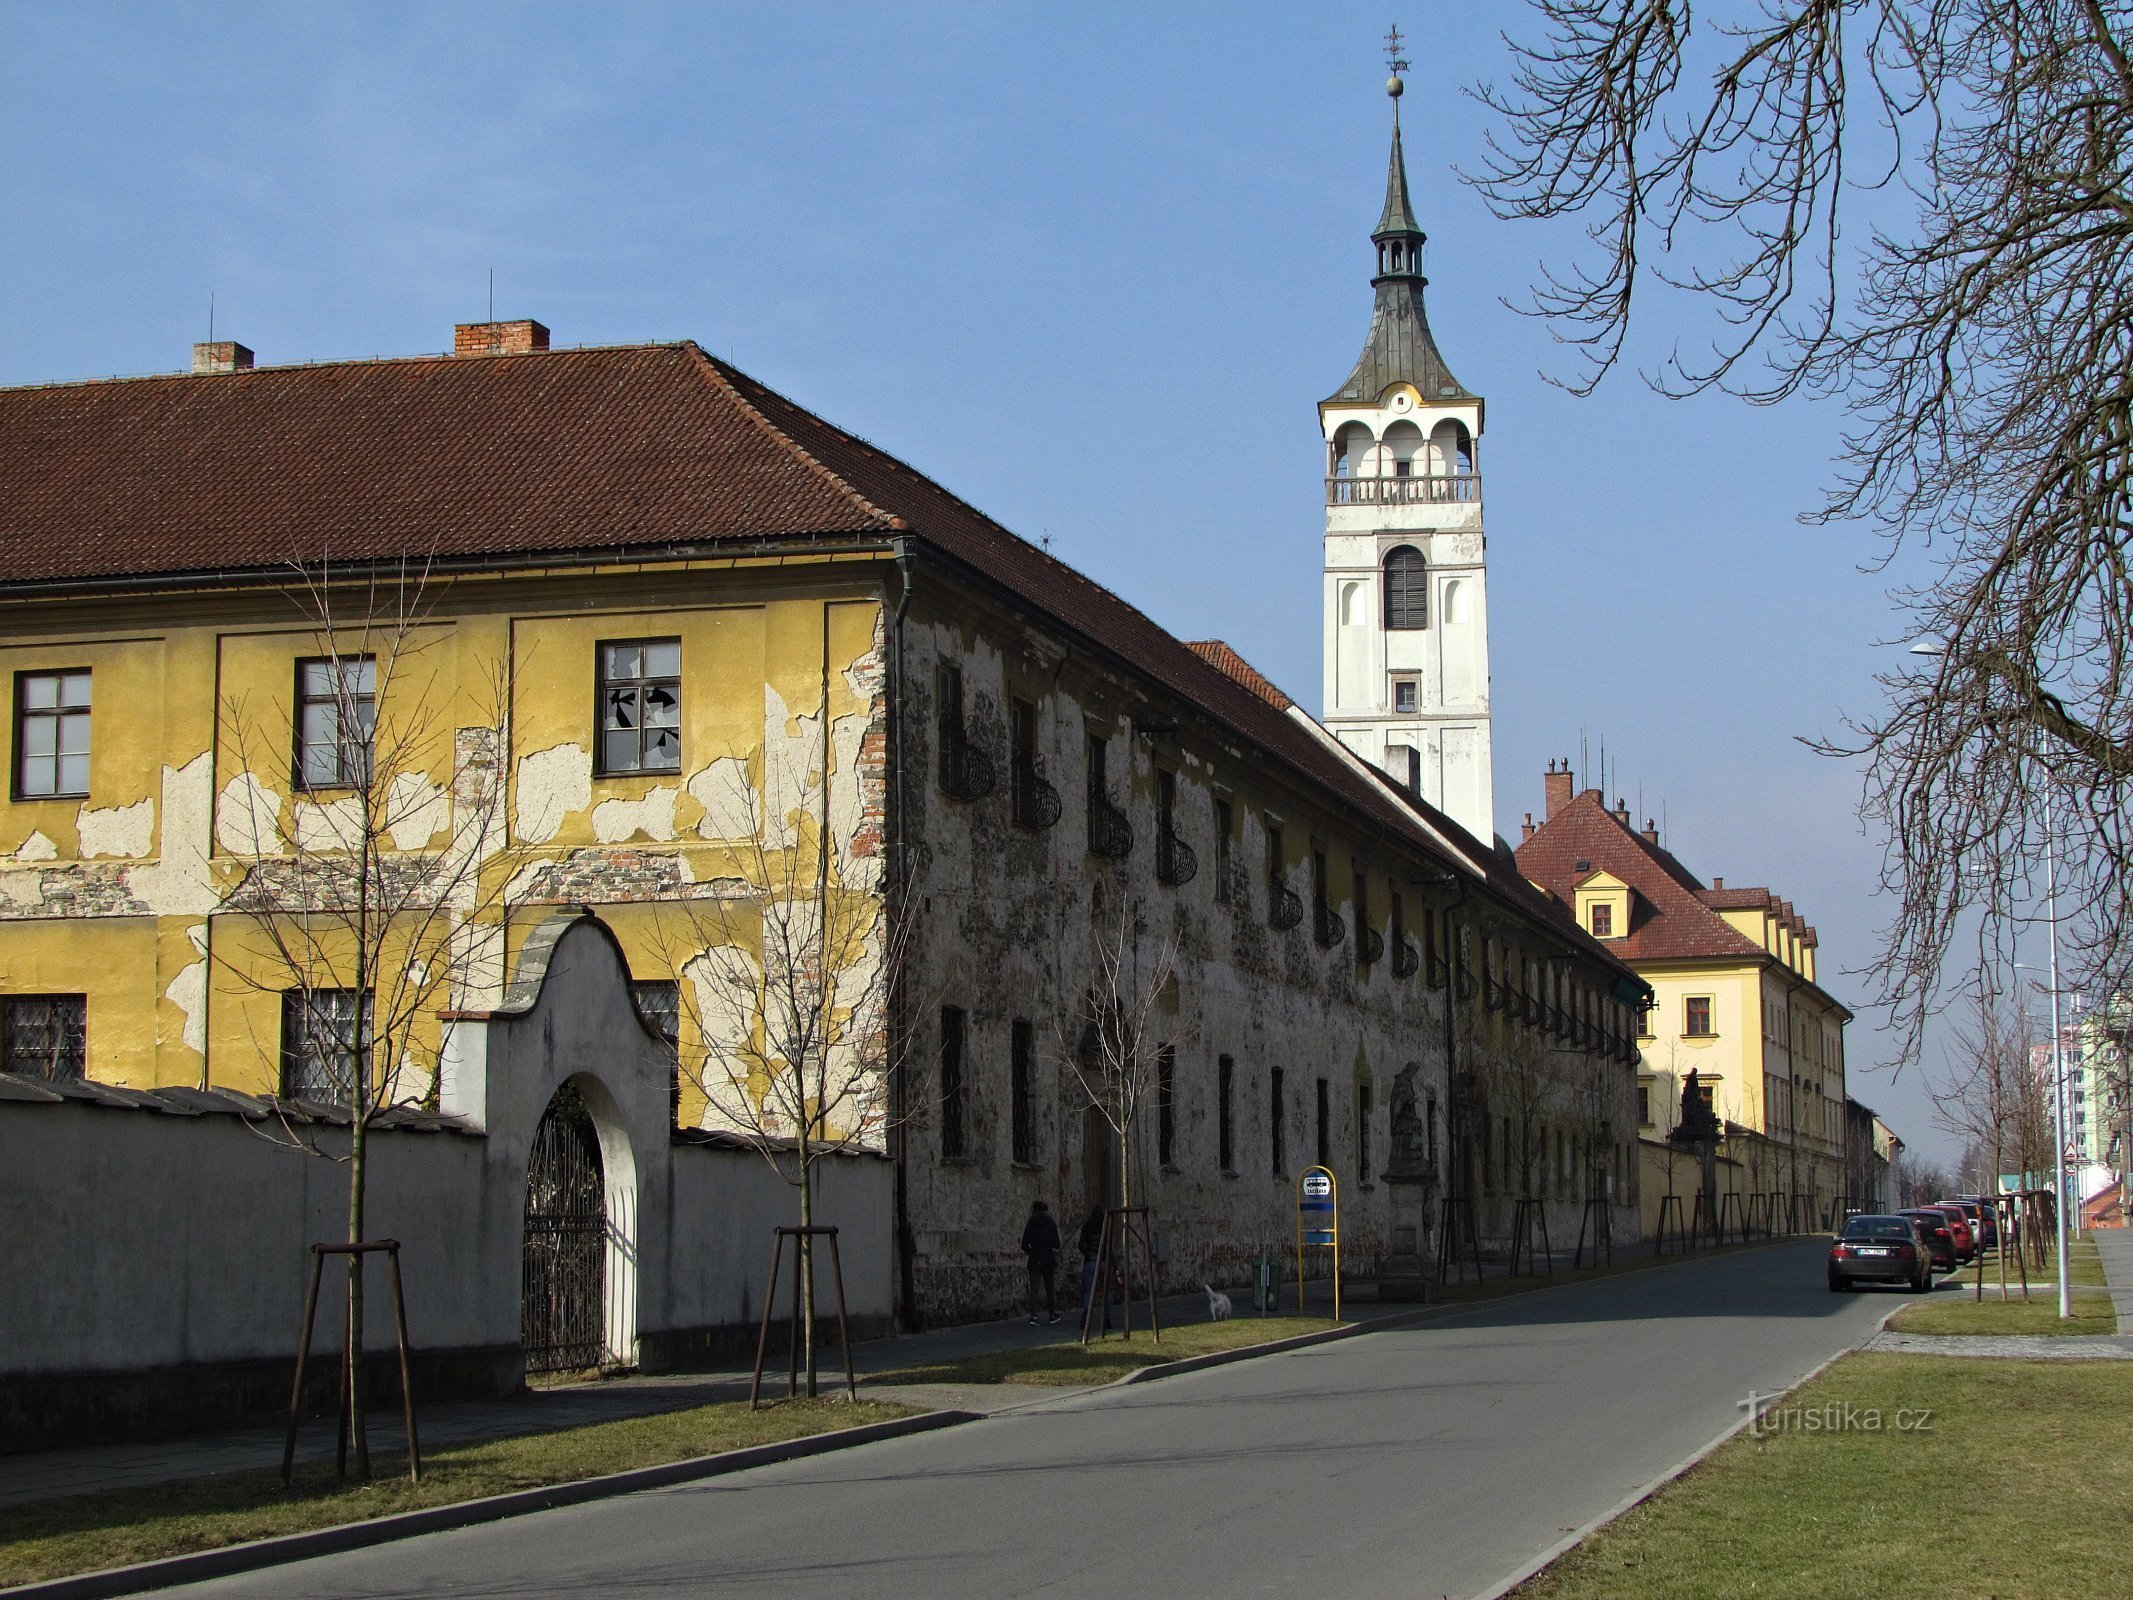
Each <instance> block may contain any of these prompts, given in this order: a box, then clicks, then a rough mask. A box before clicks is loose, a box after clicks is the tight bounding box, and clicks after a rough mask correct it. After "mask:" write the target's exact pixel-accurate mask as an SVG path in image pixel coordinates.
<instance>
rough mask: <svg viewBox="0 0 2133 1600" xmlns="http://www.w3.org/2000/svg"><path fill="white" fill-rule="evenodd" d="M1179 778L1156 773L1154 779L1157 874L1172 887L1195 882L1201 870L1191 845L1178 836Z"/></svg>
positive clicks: (1171, 774) (1167, 773)
mask: <svg viewBox="0 0 2133 1600" xmlns="http://www.w3.org/2000/svg"><path fill="white" fill-rule="evenodd" d="M1177 823H1178V779H1177V774H1176V773H1173V772H1161V773H1158V774H1156V780H1155V875H1156V878H1157V880H1158V881H1160V882H1162V883H1167V884H1169V885H1170V886H1171V887H1172V888H1176V887H1178V886H1179V885H1180V884H1187V883H1190V882H1192V880H1193V876H1194V874H1196V873H1197V872H1198V871H1199V870H1200V860H1199V857H1197V856H1196V855H1194V854H1193V850H1192V846H1191V845H1189V844H1187V843H1186V842H1185V841H1184V840H1183V839H1181V838H1179V837H1178V826H1177Z"/></svg>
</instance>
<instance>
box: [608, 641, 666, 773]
mask: <svg viewBox="0 0 2133 1600" xmlns="http://www.w3.org/2000/svg"><path fill="white" fill-rule="evenodd" d="M680 770H681V641H680V640H679V639H616V640H610V641H608V642H606V643H604V644H602V645H601V646H600V771H601V773H602V774H603V775H604V776H609V777H615V776H621V775H625V774H628V773H632V772H679V771H680Z"/></svg>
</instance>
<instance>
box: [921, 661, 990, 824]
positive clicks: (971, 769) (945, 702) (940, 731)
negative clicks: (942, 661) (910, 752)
mask: <svg viewBox="0 0 2133 1600" xmlns="http://www.w3.org/2000/svg"><path fill="white" fill-rule="evenodd" d="M937 690H938V693H937V696H936V699H937V704H936V706H935V711H936V716H935V721H934V728H935V734H936V741H935V742H936V743H937V744H938V746H939V759H940V782H941V793H942V794H944V795H946V796H947V797H948V798H949V799H951V800H960V801H963V802H965V803H966V804H967V803H968V802H970V801H972V800H982V799H984V798H985V796H987V795H989V794H991V793H992V791H993V788H994V785H995V784H997V783H998V781H999V778H998V774H997V773H996V772H995V771H994V770H993V764H992V757H991V756H989V755H987V754H986V753H985V751H984V750H983V748H981V747H980V746H979V745H977V744H976V743H974V742H973V741H972V739H971V737H970V728H969V726H968V724H967V723H965V721H964V720H963V669H962V668H961V667H958V666H953V665H944V666H942V668H941V669H940V673H939V676H938V679H937Z"/></svg>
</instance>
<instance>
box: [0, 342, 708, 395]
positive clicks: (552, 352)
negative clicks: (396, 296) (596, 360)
mask: <svg viewBox="0 0 2133 1600" xmlns="http://www.w3.org/2000/svg"><path fill="white" fill-rule="evenodd" d="M694 343H695V341H694V340H692V339H635V340H629V341H625V342H624V343H621V344H559V345H552V346H550V347H549V348H548V349H546V350H504V351H482V352H479V353H476V354H468V355H460V354H457V353H455V352H453V351H450V350H416V351H413V352H411V353H409V354H407V355H401V356H381V355H372V356H321V357H319V358H318V359H317V360H315V361H269V362H263V363H260V364H258V365H255V366H250V367H246V368H245V369H244V370H243V371H241V372H194V371H193V370H191V369H190V368H188V367H176V368H173V369H172V370H171V371H169V372H113V373H109V374H107V375H105V376H104V377H101V378H52V379H49V380H47V381H46V382H43V383H6V384H0V394H35V393H40V392H42V391H44V390H48V389H102V388H108V387H110V386H112V385H114V384H121V383H191V382H197V381H198V380H199V379H201V378H256V377H260V376H262V375H264V374H266V373H270V372H316V371H318V370H320V369H321V368H324V367H406V366H414V365H416V364H417V363H420V362H426V361H435V362H458V363H460V364H462V365H464V364H465V363H467V362H470V361H489V360H498V359H511V358H526V359H531V358H533V357H536V356H586V355H607V354H612V353H613V352H615V351H617V350H679V349H681V348H682V346H684V345H693V344H694Z"/></svg>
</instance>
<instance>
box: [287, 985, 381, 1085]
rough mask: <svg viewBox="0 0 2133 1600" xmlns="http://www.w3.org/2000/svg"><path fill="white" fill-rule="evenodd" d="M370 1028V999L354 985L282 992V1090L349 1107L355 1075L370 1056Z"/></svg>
mask: <svg viewBox="0 0 2133 1600" xmlns="http://www.w3.org/2000/svg"><path fill="white" fill-rule="evenodd" d="M359 1002H360V1003H359ZM370 1032H371V1018H370V1004H369V999H368V997H367V996H359V995H358V994H357V992H356V991H355V990H353V989H285V990H283V991H282V997H281V1092H282V1094H283V1095H284V1096H286V1097H287V1098H289V1099H291V1100H311V1101H315V1102H317V1103H318V1104H320V1105H329V1106H348V1105H353V1104H354V1101H355V1090H356V1083H357V1076H356V1075H357V1073H358V1071H359V1070H360V1069H361V1066H362V1064H363V1063H364V1062H365V1061H367V1060H368V1059H369V1057H370V1047H371V1037H370Z"/></svg>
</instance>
